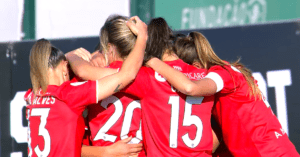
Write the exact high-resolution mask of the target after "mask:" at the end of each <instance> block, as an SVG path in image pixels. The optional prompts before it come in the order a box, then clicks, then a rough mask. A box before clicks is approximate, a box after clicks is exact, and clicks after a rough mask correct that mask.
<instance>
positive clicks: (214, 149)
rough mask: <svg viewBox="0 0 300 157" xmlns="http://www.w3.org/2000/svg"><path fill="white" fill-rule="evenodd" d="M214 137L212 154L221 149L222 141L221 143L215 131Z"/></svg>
mask: <svg viewBox="0 0 300 157" xmlns="http://www.w3.org/2000/svg"><path fill="white" fill-rule="evenodd" d="M212 135H213V150H212V152H213V153H214V152H215V151H216V150H217V148H218V147H219V145H220V141H219V139H218V137H217V135H216V133H215V132H214V130H212Z"/></svg>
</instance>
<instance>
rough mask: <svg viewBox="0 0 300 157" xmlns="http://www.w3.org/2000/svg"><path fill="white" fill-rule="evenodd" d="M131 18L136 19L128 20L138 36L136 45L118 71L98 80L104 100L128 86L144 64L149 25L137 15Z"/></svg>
mask: <svg viewBox="0 0 300 157" xmlns="http://www.w3.org/2000/svg"><path fill="white" fill-rule="evenodd" d="M131 20H135V21H136V24H134V23H132V22H127V26H128V27H129V28H130V30H131V31H132V32H133V33H134V34H135V35H136V36H137V40H136V42H135V46H134V48H133V50H132V51H131V52H130V54H129V55H128V56H127V58H126V59H125V61H124V62H123V64H122V67H121V69H120V71H119V72H118V73H115V74H113V75H110V76H106V77H104V78H102V79H100V80H98V88H97V89H98V92H97V93H98V100H102V99H104V98H106V97H108V96H110V95H112V94H114V93H116V92H118V91H120V90H121V89H123V88H124V87H125V86H127V85H128V84H129V83H130V82H132V81H133V80H134V79H135V77H136V75H137V73H138V71H139V69H140V68H141V66H142V63H143V58H144V52H145V48H146V41H147V38H148V34H147V25H146V24H145V23H144V22H143V21H141V20H140V19H139V18H138V17H137V16H135V17H132V18H131Z"/></svg>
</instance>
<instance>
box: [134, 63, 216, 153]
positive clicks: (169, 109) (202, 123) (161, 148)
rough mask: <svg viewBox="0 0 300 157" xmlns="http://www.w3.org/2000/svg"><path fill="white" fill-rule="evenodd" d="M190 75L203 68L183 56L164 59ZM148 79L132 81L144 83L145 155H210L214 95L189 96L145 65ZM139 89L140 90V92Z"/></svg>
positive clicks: (199, 74) (202, 72)
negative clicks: (188, 61)
mask: <svg viewBox="0 0 300 157" xmlns="http://www.w3.org/2000/svg"><path fill="white" fill-rule="evenodd" d="M166 63H167V64H169V65H170V66H172V67H173V68H175V69H177V70H179V71H181V72H182V73H184V74H186V75H187V76H188V77H189V78H191V79H195V80H196V79H201V78H203V77H204V76H205V74H206V71H205V70H202V69H197V68H195V67H193V66H190V65H188V64H186V63H184V62H183V61H182V60H175V61H169V62H166ZM146 71H147V72H146V73H148V75H149V78H148V79H145V78H146V77H144V78H143V79H140V77H139V76H138V77H137V78H136V80H135V82H134V83H137V82H141V83H137V84H140V86H142V85H143V84H144V86H147V87H148V88H147V90H146V92H145V95H144V96H143V98H142V99H141V104H142V122H143V123H142V132H143V137H144V141H145V142H144V143H145V147H146V153H147V156H156V157H157V156H211V154H212V130H211V123H210V119H211V109H212V106H213V100H214V97H191V96H186V95H184V94H181V93H179V92H177V91H176V89H174V88H173V87H172V86H171V85H170V84H169V83H168V82H167V81H166V80H165V79H164V78H163V77H162V76H161V75H160V74H158V73H157V72H155V71H153V70H152V69H150V68H148V69H147V70H146ZM141 91H142V90H140V92H141Z"/></svg>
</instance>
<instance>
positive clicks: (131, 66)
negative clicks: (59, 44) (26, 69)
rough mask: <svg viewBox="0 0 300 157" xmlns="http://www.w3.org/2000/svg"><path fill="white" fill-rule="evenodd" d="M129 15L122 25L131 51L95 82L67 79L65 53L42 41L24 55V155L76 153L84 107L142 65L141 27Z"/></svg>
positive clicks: (143, 34) (125, 81) (143, 40)
mask: <svg viewBox="0 0 300 157" xmlns="http://www.w3.org/2000/svg"><path fill="white" fill-rule="evenodd" d="M133 19H134V20H136V21H137V23H136V24H135V25H134V24H132V23H129V24H128V26H129V27H130V28H131V30H132V31H133V32H134V33H135V34H136V35H137V40H136V43H135V47H134V49H133V50H132V51H131V52H130V54H129V55H128V57H127V59H126V60H125V61H124V64H123V66H122V68H121V69H120V71H119V72H118V73H116V74H113V75H111V76H107V77H105V78H103V79H100V80H97V81H86V82H76V83H71V82H70V81H69V75H68V68H67V61H66V58H65V55H64V54H63V53H62V52H61V51H60V50H58V49H57V48H55V47H53V46H52V45H51V44H50V42H49V41H47V40H45V39H41V40H38V41H37V42H36V43H35V44H34V46H33V47H32V49H31V52H30V57H29V60H30V78H31V82H32V87H33V89H32V90H29V91H28V92H27V94H26V97H25V99H26V102H29V104H28V106H27V108H28V116H29V124H28V125H29V135H30V136H29V140H28V153H29V156H33V157H36V156H38V157H41V156H44V157H46V156H55V157H57V156H71V157H74V156H76V157H79V156H80V155H81V142H82V137H83V133H84V121H83V117H82V112H83V110H84V109H85V107H86V106H87V105H89V104H93V103H97V102H98V101H99V100H102V99H104V98H106V97H108V96H110V95H111V94H113V93H115V92H117V91H119V90H120V89H122V88H123V87H125V86H126V85H127V84H129V83H130V82H131V81H132V80H134V78H135V76H136V74H137V72H138V70H139V68H140V67H141V65H142V62H143V56H144V51H145V46H146V40H147V29H146V28H147V26H146V25H145V24H144V23H143V22H142V21H140V20H139V19H138V18H136V17H135V18H133Z"/></svg>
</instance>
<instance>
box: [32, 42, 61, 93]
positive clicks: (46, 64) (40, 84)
mask: <svg viewBox="0 0 300 157" xmlns="http://www.w3.org/2000/svg"><path fill="white" fill-rule="evenodd" d="M62 60H66V57H65V55H64V53H63V52H62V51H60V50H58V49H57V48H55V47H53V46H52V45H51V43H50V42H49V41H48V40H46V39H40V40H38V41H37V42H36V43H35V44H34V45H33V46H32V48H31V51H30V55H29V64H30V79H31V84H32V88H33V93H34V94H37V92H38V90H39V89H40V88H41V89H42V92H43V93H45V92H46V91H47V86H48V84H49V81H48V69H49V68H53V69H55V68H56V67H57V65H58V64H59V63H60V62H61V61H62Z"/></svg>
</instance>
